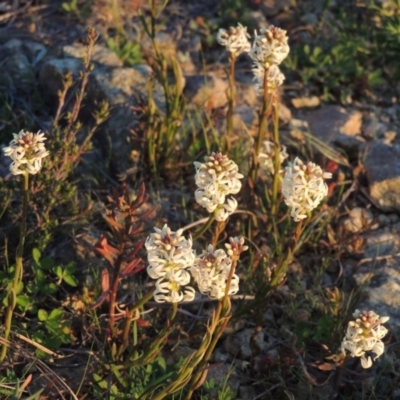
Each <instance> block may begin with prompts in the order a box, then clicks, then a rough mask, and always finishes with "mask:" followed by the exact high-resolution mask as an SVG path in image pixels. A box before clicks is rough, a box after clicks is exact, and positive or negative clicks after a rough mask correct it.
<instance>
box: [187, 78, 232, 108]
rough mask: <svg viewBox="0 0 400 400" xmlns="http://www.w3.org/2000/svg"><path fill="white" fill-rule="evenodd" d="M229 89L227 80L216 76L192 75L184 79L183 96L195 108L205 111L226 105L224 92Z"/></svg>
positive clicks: (226, 100)
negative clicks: (201, 108) (204, 109)
mask: <svg viewBox="0 0 400 400" xmlns="http://www.w3.org/2000/svg"><path fill="white" fill-rule="evenodd" d="M228 88H229V83H228V81H227V80H225V79H222V78H219V77H218V76H217V75H216V74H213V73H208V74H207V75H205V76H204V75H192V76H187V77H186V85H185V88H184V91H183V93H184V95H185V96H186V97H187V98H188V100H189V101H190V102H191V103H192V104H193V105H195V106H196V107H203V108H207V109H213V108H219V107H223V106H225V105H227V104H228V99H227V96H226V91H227V90H228Z"/></svg>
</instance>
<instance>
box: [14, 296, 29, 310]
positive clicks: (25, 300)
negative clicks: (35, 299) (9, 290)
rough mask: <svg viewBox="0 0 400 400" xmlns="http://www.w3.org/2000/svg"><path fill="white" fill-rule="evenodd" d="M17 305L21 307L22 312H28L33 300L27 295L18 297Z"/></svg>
mask: <svg viewBox="0 0 400 400" xmlns="http://www.w3.org/2000/svg"><path fill="white" fill-rule="evenodd" d="M17 304H18V305H19V306H20V307H21V309H22V311H27V310H28V308H29V306H30V304H31V300H30V298H29V297H28V296H27V295H25V294H21V295H19V296H17Z"/></svg>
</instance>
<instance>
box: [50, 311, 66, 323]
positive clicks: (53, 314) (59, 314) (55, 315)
mask: <svg viewBox="0 0 400 400" xmlns="http://www.w3.org/2000/svg"><path fill="white" fill-rule="evenodd" d="M63 314H64V313H63V310H60V309H59V308H56V309H54V310H53V311H52V312H51V313H50V315H49V318H48V319H49V320H57V321H61V319H62V317H63Z"/></svg>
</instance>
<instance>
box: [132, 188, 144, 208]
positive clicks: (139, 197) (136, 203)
mask: <svg viewBox="0 0 400 400" xmlns="http://www.w3.org/2000/svg"><path fill="white" fill-rule="evenodd" d="M146 197H147V196H146V187H145V185H144V183H143V182H142V183H141V184H140V186H139V190H138V194H137V196H136V199H135V200H133V201H132V202H131V204H130V206H131V209H132V208H133V209H135V208H139V207H140V206H142V205H143V203H144V202H145V201H146V200H147V199H146Z"/></svg>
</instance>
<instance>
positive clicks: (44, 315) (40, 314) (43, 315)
mask: <svg viewBox="0 0 400 400" xmlns="http://www.w3.org/2000/svg"><path fill="white" fill-rule="evenodd" d="M48 317H49V314H48V313H47V311H46V310H43V309H40V310H39V311H38V318H39V321H46V320H47V318H48Z"/></svg>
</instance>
